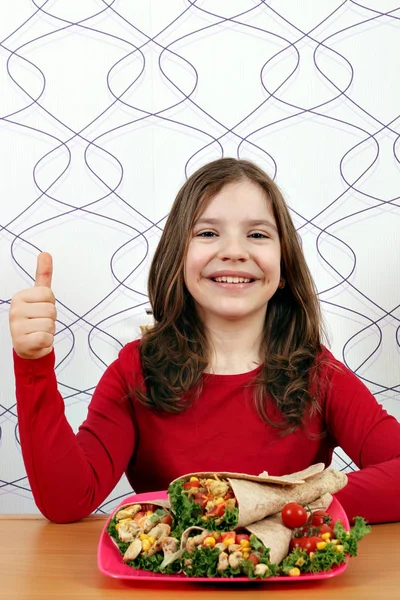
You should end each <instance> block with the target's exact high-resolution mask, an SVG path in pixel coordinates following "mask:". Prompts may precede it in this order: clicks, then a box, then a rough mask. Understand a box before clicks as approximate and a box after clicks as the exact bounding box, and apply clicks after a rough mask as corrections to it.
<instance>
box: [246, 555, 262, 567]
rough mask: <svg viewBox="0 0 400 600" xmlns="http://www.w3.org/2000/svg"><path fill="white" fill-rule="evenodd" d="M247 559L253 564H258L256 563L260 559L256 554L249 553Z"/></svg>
mask: <svg viewBox="0 0 400 600" xmlns="http://www.w3.org/2000/svg"><path fill="white" fill-rule="evenodd" d="M247 560H249V561H250V562H252V563H253V565H254V566H256V565H258V563H259V562H260V559H259V557H258V556H257V554H250V556H249V557H248V559H247Z"/></svg>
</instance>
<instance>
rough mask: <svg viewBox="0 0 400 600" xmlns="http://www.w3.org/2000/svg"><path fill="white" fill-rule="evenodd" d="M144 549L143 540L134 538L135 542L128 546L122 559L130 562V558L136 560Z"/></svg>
mask: <svg viewBox="0 0 400 600" xmlns="http://www.w3.org/2000/svg"><path fill="white" fill-rule="evenodd" d="M141 550H142V542H141V541H140V540H139V538H136V540H133V542H132V543H131V544H130V545H129V546H128V548H127V550H126V552H125V554H124V556H123V558H122V560H123V562H128V561H129V560H135V558H137V557H138V556H139V554H140V552H141Z"/></svg>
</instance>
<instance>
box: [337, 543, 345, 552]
mask: <svg viewBox="0 0 400 600" xmlns="http://www.w3.org/2000/svg"><path fill="white" fill-rule="evenodd" d="M335 550H336V552H343V550H344V548H343V546H342V545H341V544H338V545H337V546H335Z"/></svg>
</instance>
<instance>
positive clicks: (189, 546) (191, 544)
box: [186, 530, 209, 552]
mask: <svg viewBox="0 0 400 600" xmlns="http://www.w3.org/2000/svg"><path fill="white" fill-rule="evenodd" d="M208 535H209V532H208V531H207V530H205V531H203V532H202V533H199V535H195V536H193V537H189V538H188V539H187V541H186V550H187V551H188V552H193V550H194V549H195V548H196V546H199V545H200V544H201V543H202V541H203V540H204V539H205V538H206V537H207V536H208Z"/></svg>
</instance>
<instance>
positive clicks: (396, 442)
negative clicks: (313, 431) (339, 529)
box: [325, 359, 400, 523]
mask: <svg viewBox="0 0 400 600" xmlns="http://www.w3.org/2000/svg"><path fill="white" fill-rule="evenodd" d="M333 361H334V362H335V363H336V366H335V367H334V368H333V369H332V371H331V373H330V375H331V377H330V378H329V379H330V384H329V389H328V391H327V394H326V404H325V419H326V424H327V428H328V431H329V434H330V436H331V437H332V438H333V441H334V443H335V445H337V446H340V447H341V448H342V449H343V450H344V452H346V454H347V455H348V456H349V457H350V458H351V459H352V460H353V461H354V463H355V464H356V465H357V467H358V468H359V469H360V470H359V471H356V472H354V473H348V480H349V481H348V484H347V486H346V487H345V488H343V489H342V490H340V492H338V493H337V494H335V495H336V497H337V498H338V500H339V502H340V503H341V504H342V505H343V507H344V509H345V511H346V513H347V515H348V517H349V519H350V520H351V519H352V518H354V517H355V516H361V517H364V518H365V519H366V520H367V521H368V522H370V523H380V522H390V521H400V423H399V422H398V421H397V420H396V419H395V417H394V416H391V415H389V414H388V413H387V411H386V410H385V409H384V408H383V407H382V406H381V404H379V402H377V400H376V399H375V397H374V396H373V395H372V393H371V392H370V391H369V389H368V388H367V387H366V385H364V383H362V381H360V379H358V377H356V375H354V373H352V372H351V371H350V370H349V369H347V368H346V367H345V366H344V365H342V364H341V363H339V362H338V361H336V360H335V359H333Z"/></svg>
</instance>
